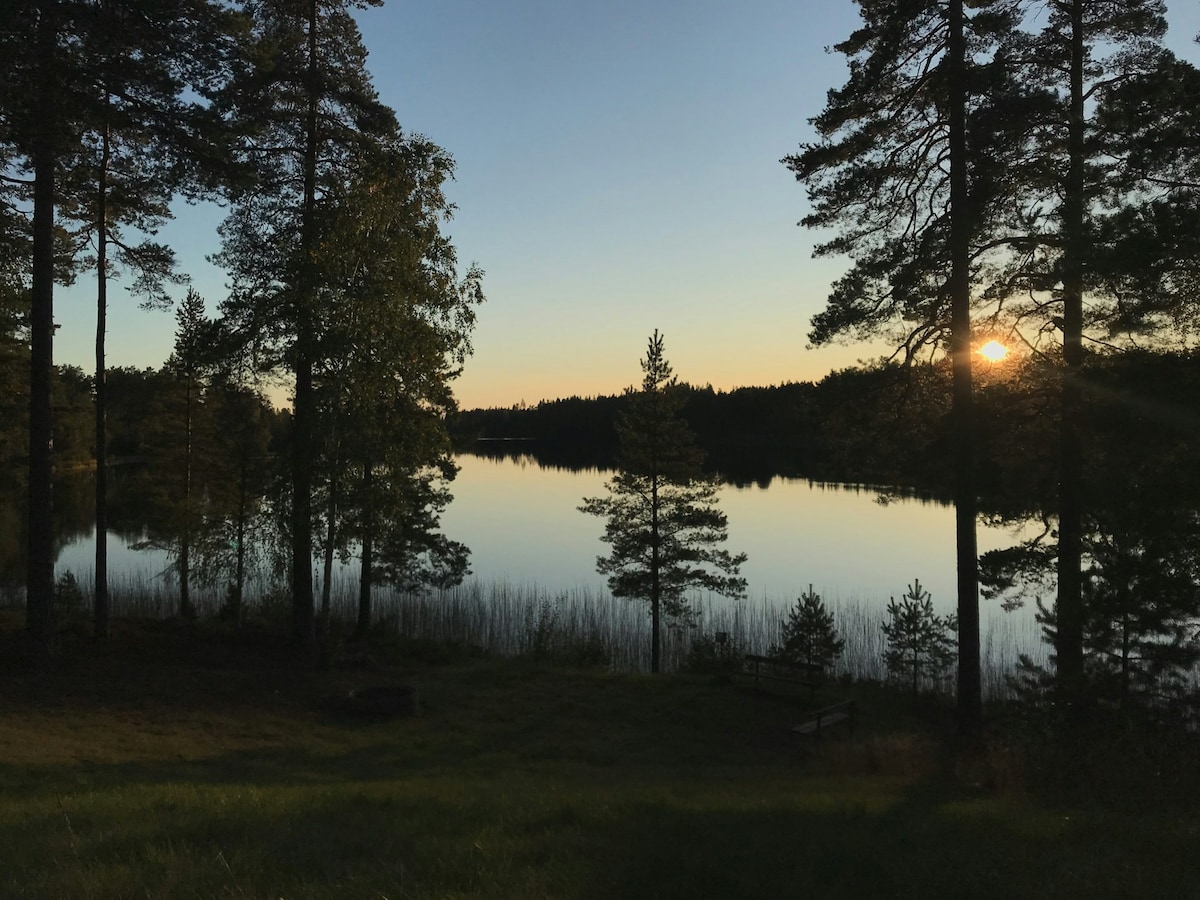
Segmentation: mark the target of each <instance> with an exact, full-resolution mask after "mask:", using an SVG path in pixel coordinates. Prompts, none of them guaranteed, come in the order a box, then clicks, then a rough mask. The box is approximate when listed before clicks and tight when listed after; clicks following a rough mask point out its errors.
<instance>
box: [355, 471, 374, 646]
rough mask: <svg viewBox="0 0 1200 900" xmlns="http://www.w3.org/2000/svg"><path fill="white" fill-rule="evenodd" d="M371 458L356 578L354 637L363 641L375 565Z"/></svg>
mask: <svg viewBox="0 0 1200 900" xmlns="http://www.w3.org/2000/svg"><path fill="white" fill-rule="evenodd" d="M372 474H373V473H372V465H371V458H370V456H368V457H367V458H366V460H364V462H363V529H362V538H361V540H362V569H361V571H360V572H359V576H358V624H357V625H356V626H355V629H354V636H355V637H356V638H357V639H358V640H360V641H361V640H365V639H366V637H367V633H368V632H369V631H370V630H371V575H372V573H371V569H372V567H373V566H374V565H375V534H374V532H375V509H374V504H373V503H372V502H371V491H372V489H373V483H372Z"/></svg>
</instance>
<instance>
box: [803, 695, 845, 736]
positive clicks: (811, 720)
mask: <svg viewBox="0 0 1200 900" xmlns="http://www.w3.org/2000/svg"><path fill="white" fill-rule="evenodd" d="M841 722H845V723H846V724H847V725H848V726H849V727H850V734H854V701H853V700H844V701H842V702H841V703H835V704H833V706H826V707H825V708H823V709H818V710H817V711H816V712H812V713H809V714H808V718H807V719H806V720H804V721H803V722H801V723H800V724H799V725H797V726H796V727H795V728H793V729H792V731H794V732H796V734H803V735H809V734H811V735H815V736H816V737H820V736H821V732H822V731H824V730H825V729H826V728H831V727H833V726H834V725H838V724H840V723H841Z"/></svg>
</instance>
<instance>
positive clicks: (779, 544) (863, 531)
mask: <svg viewBox="0 0 1200 900" xmlns="http://www.w3.org/2000/svg"><path fill="white" fill-rule="evenodd" d="M458 462H459V464H460V466H461V467H462V468H461V472H460V473H459V476H458V478H457V480H456V481H455V483H454V485H453V489H454V495H455V500H454V502H453V503H452V504H451V506H450V507H449V509H447V511H446V512H445V514H444V515H443V518H442V524H443V530H444V531H445V533H446V534H447V535H448V536H449V537H451V538H454V539H455V540H460V541H463V542H464V543H466V544H467V546H469V547H470V548H471V569H472V576H471V578H472V579H474V580H476V581H478V582H480V583H483V584H493V583H496V582H507V583H508V584H511V585H513V586H516V587H525V588H535V589H537V590H544V591H547V592H559V591H562V592H569V591H573V590H580V589H584V590H589V591H593V592H603V591H604V590H605V581H604V579H603V578H602V577H601V576H600V575H598V574H596V566H595V564H596V557H597V556H598V555H600V554H603V553H605V552H606V551H607V549H608V547H607V545H606V544H603V543H602V542H601V541H600V536H601V534H602V533H603V526H604V523H603V521H602V520H601V519H599V518H596V517H593V516H587V515H584V514H583V513H581V512H579V511H578V510H577V507H578V506H579V504H580V502H581V501H582V499H583V498H584V497H585V496H599V495H601V494H602V493H603V491H604V482H605V481H606V480H607V478H608V477H609V476H610V475H611V473H609V472H605V471H601V470H596V469H592V470H585V471H570V470H566V469H562V468H552V467H544V466H542V465H541V464H539V463H538V462H537V461H536V460H535V459H534V458H533V457H531V456H516V457H508V458H500V459H496V458H490V457H481V456H473V455H462V456H460V457H458ZM720 505H721V508H722V509H723V510H724V511H725V512H726V513H727V515H728V516H729V542H728V544H727V547H728V549H730V550H731V551H734V552H739V551H745V552H746V553H747V554H749V562H748V563H747V564H746V565H745V566H744V567H743V570H742V574H743V575H745V577H746V578H747V580H748V581H749V591H748V600H749V601H750V602H762V601H764V600H765V601H769V602H772V603H775V604H790V603H791V602H792V601H794V600H795V598H796V597H798V596H799V595H800V594H801V593H802V592H804V591H805V590H806V589H807V587H808V585H809V584H811V585H812V586H813V587H814V589H815V590H816V591H817V593H819V594H820V595H821V596H822V597H824V598H825V599H826V601H828V602H830V603H833V604H853V605H856V606H860V607H868V608H879V609H882V608H883V607H885V606H886V604H887V601H888V598H889V597H890V596H899V595H901V594H903V593H904V592H905V590H906V587H907V585H909V584H910V583H911V582H912V581H913V579H914V578H917V579H920V581H921V584H922V586H924V587H925V588H926V589H927V590H928V591H929V592H930V593H931V595H932V598H933V603H934V605H935V606H936V607H937V608H938V609H939V611H941V612H951V611H953V608H954V604H955V596H954V590H955V588H954V578H955V572H954V509H953V507H952V506H949V505H947V504H945V503H941V502H937V501H932V500H928V499H920V498H916V497H901V498H898V499H897V498H895V497H894V496H893V497H888V498H884V497H883V495H881V494H880V493H879V492H878V491H875V490H871V489H869V488H863V487H855V486H848V485H828V484H822V483H817V482H810V481H808V480H804V479H790V478H774V479H772V480H771V481H770V484H769V485H768V486H766V487H761V486H751V487H735V486H733V485H726V486H725V487H724V488H723V489H722V490H721V492H720ZM1016 540H1017V535H1016V533H1014V531H1013V530H1012V529H1008V528H987V527H982V526H981V527H980V529H979V549H980V552H984V551H986V550H989V549H992V548H996V547H1004V546H1009V545H1010V544H1012V543H1014V542H1015V541H1016ZM128 543H129V539H128V537H127V536H126V537H124V538H122V537H118V536H117V535H114V534H110V535H109V560H110V562H109V565H110V571H111V573H112V576H111V577H112V578H113V580H114V582H116V581H118V580H119V579H121V578H129V577H138V576H140V577H141V578H142V579H145V578H147V577H151V576H153V575H155V574H156V573H158V572H160V571H162V570H163V568H164V567H165V565H166V557H165V556H164V555H163V554H162V553H148V552H144V551H133V550H129V549H128V546H127V545H128ZM93 553H94V550H93V544H92V540H91V535H88V534H79V535H78V536H77V537H76V538H75V539H74V540H73V541H72V542H71V543H68V544H67V545H66V546H65V547H64V549H63V551H62V553H61V555H60V556H59V559H58V564H57V569H58V571H59V572H60V573H61V572H63V571H66V570H68V569H69V570H71V571H73V572H74V573H75V574H76V577H77V578H79V579H80V581H81V582H84V583H87V582H89V581H90V579H91V574H92V569H93V566H92V559H93ZM337 577H338V579H339V580H340V581H342V582H343V586H344V587H347V588H348V587H349V582H350V581H351V580H352V579H353V577H354V567H353V565H351V566H350V567H348V568H342V569H340V571H339V574H338V576H337ZM982 615H983V620H984V631H985V633H986V631H987V629H988V628H989V627H991V626H992V625H996V624H999V625H1000V626H1002V627H1004V628H1007V629H1009V630H1011V629H1012V628H1013V627H1014V626H1017V627H1019V630H1021V631H1022V632H1025V633H1026V634H1027V636H1028V637H1029V638H1030V639H1031V640H1036V631H1035V629H1034V627H1033V625H1032V613H1031V612H1030V610H1028V609H1026V610H1022V611H1021V612H1019V613H1016V614H1013V613H1005V612H1003V611H1001V610H1000V609H998V608H997V607H996V605H995V604H991V603H989V602H988V601H984V603H983V610H982Z"/></svg>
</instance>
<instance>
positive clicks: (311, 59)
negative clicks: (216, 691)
mask: <svg viewBox="0 0 1200 900" xmlns="http://www.w3.org/2000/svg"><path fill="white" fill-rule="evenodd" d="M318 89H319V85H318V80H317V0H309V4H308V77H307V83H306V91H307V94H308V97H307V110H306V115H305V129H304V131H305V135H304V167H303V169H304V171H303V180H304V199H303V207H302V209H301V213H300V253H301V263H300V272H301V275H300V285H299V289H298V291H297V295H298V296H297V297H296V301H295V302H296V348H295V353H296V360H295V371H296V396H295V402H294V405H293V420H292V523H291V524H292V635H293V637H294V638H295V640H296V642H297V643H298V644H300V645H301V646H302V647H304V648H306V651H307V652H309V653H311V651H312V650H313V647H314V638H315V636H316V635H315V628H314V625H315V623H314V618H315V617H314V615H313V585H312V578H313V572H312V469H313V446H312V445H313V416H314V397H313V381H312V377H313V343H314V335H313V313H312V304H313V294H314V290H313V275H312V259H311V256H312V250H313V244H314V227H315V222H314V213H315V208H316V191H317V103H318Z"/></svg>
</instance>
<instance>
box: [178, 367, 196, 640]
mask: <svg viewBox="0 0 1200 900" xmlns="http://www.w3.org/2000/svg"><path fill="white" fill-rule="evenodd" d="M186 377H187V387H186V390H185V393H184V412H183V433H184V444H183V536H182V537H181V539H180V541H179V615H180V616H181V617H182V618H184V619H191V618H194V617H195V614H196V612H195V610H194V609H193V608H192V594H191V580H190V579H191V560H190V553H191V546H192V390H193V382H194V378H193V376H192V373H191V372H188V373H187V375H186Z"/></svg>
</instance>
